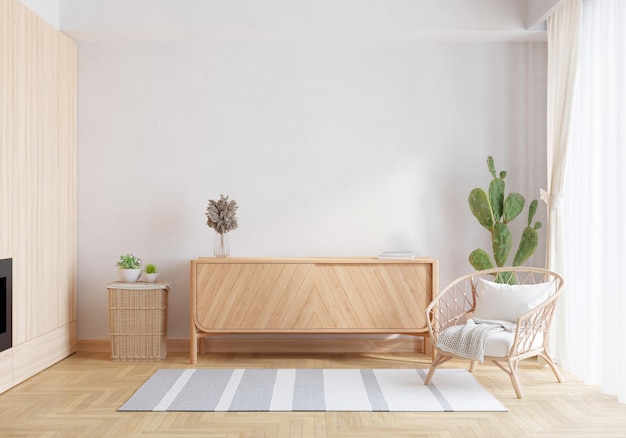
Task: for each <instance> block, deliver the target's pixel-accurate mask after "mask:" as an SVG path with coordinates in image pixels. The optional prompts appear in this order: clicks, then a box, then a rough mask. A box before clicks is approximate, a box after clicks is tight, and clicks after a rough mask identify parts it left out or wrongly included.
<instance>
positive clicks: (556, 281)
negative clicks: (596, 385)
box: [424, 267, 563, 398]
mask: <svg viewBox="0 0 626 438" xmlns="http://www.w3.org/2000/svg"><path fill="white" fill-rule="evenodd" d="M509 277H512V278H511V280H510V281H509ZM479 279H482V280H485V281H486V282H488V283H486V282H483V283H482V284H491V285H494V284H497V283H509V284H516V285H538V286H535V288H537V287H542V288H545V289H546V297H545V299H544V298H543V297H542V299H541V303H540V304H538V305H537V306H536V307H534V308H532V309H531V310H528V311H526V312H524V313H522V314H521V315H520V316H519V317H518V318H517V319H516V320H512V322H513V323H515V324H516V325H515V326H514V327H515V330H514V331H512V332H510V333H507V334H505V335H499V336H498V342H499V345H497V346H494V347H498V348H491V349H490V345H489V343H490V342H491V339H492V337H488V338H487V339H486V341H485V343H484V345H485V355H484V361H492V362H493V363H494V364H496V365H497V366H498V367H499V368H501V369H502V370H503V371H504V372H506V373H507V374H508V375H509V377H510V378H511V382H512V384H513V388H514V390H515V394H516V395H517V398H522V396H523V392H522V389H521V386H520V383H519V379H518V375H517V368H518V363H519V361H520V360H523V359H526V358H530V357H534V356H538V357H541V358H542V359H543V360H544V361H545V362H546V363H547V364H548V365H549V366H550V368H551V369H552V371H553V372H554V375H555V376H556V378H557V380H558V381H559V382H562V381H563V379H562V377H561V373H560V372H559V369H558V368H557V366H556V364H555V362H554V361H553V360H552V358H551V357H550V355H549V354H548V351H547V343H548V332H549V330H550V324H551V322H552V319H553V315H554V311H555V308H556V303H557V299H558V298H559V295H560V294H561V293H562V292H563V278H562V277H561V276H560V275H558V274H556V273H554V272H551V271H548V270H545V269H539V268H526V267H516V268H513V267H505V268H495V269H489V270H485V271H478V272H475V273H473V274H469V275H466V276H463V277H460V278H458V279H456V280H455V281H453V282H452V283H450V284H449V285H448V286H447V287H446V288H445V289H443V290H442V291H441V292H440V293H439V294H438V295H437V296H436V297H435V298H434V299H433V301H432V302H431V303H430V305H429V306H428V307H427V309H426V316H427V320H428V331H429V333H430V339H431V342H432V343H433V349H434V354H435V357H434V360H433V363H432V366H431V367H430V370H429V371H428V376H427V377H426V379H425V381H424V384H425V385H428V384H429V383H430V381H431V379H432V377H433V375H434V373H435V370H436V369H437V367H438V366H440V365H442V364H443V363H445V362H447V361H448V360H450V359H452V358H467V356H463V355H459V354H456V353H453V352H450V351H449V350H448V349H445V351H444V349H442V348H440V347H441V344H440V346H439V347H438V344H437V341H438V339H439V337H440V335H441V334H442V333H443V332H444V330H446V329H449V328H451V327H453V326H457V325H465V324H466V323H467V322H468V321H469V320H470V319H472V318H474V314H475V312H476V304H477V285H478V284H479V282H481V280H479ZM546 283H547V284H546ZM498 287H500V286H498ZM529 289H530V288H523V287H522V288H517V287H516V290H518V291H520V292H523V291H524V290H529ZM485 296H486V294H485ZM481 299H483V300H484V299H485V298H481ZM483 303H484V301H483ZM481 305H482V306H484V304H481ZM472 323H473V321H472ZM511 326H512V327H513V325H512V324H511ZM448 333H450V332H448ZM507 336H508V337H507ZM503 339H504V340H505V341H506V342H505V343H504V344H503V342H502V341H503ZM494 342H495V337H494ZM503 345H504V346H505V347H504V348H503ZM494 351H496V353H493V352H494ZM477 362H478V361H477V360H471V362H470V366H469V371H470V372H473V371H474V369H475V367H476V364H477Z"/></svg>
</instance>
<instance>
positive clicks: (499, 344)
mask: <svg viewBox="0 0 626 438" xmlns="http://www.w3.org/2000/svg"><path fill="white" fill-rule="evenodd" d="M514 338H515V333H511V332H497V333H494V334H492V335H491V336H489V337H488V338H487V342H485V356H491V357H506V356H508V355H509V352H510V351H511V347H512V346H513V339H514ZM542 343H543V333H538V334H537V337H536V338H535V340H534V341H533V343H532V346H531V347H530V348H531V350H532V349H535V348H539V347H541V344H542Z"/></svg>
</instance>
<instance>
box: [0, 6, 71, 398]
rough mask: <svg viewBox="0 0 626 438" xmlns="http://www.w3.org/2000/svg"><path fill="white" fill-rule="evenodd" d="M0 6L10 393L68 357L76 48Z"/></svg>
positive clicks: (0, 187)
mask: <svg viewBox="0 0 626 438" xmlns="http://www.w3.org/2000/svg"><path fill="white" fill-rule="evenodd" d="M0 4H1V9H0V11H1V13H2V15H1V17H0V18H1V22H2V29H1V34H0V35H1V38H2V39H1V40H0V48H1V49H2V52H1V54H0V56H1V58H0V59H1V60H2V66H1V68H0V75H1V77H0V93H1V94H0V97H1V98H2V99H1V105H2V107H1V108H2V116H1V118H0V123H1V127H2V134H1V139H2V146H1V148H0V158H1V159H2V162H1V163H0V170H1V171H2V175H1V181H0V202H1V204H0V220H1V223H0V257H12V258H13V348H12V349H11V350H9V353H10V354H9V353H3V356H2V357H3V360H2V361H1V362H0V374H2V375H11V376H13V377H12V385H15V384H17V383H19V382H20V381H22V380H24V379H26V378H28V377H30V376H31V375H33V374H34V373H36V372H38V371H39V370H41V369H43V368H46V367H48V366H50V365H52V364H53V363H55V362H56V361H58V360H60V359H62V358H63V357H65V356H67V355H68V354H71V353H72V352H74V351H76V319H77V318H76V316H77V315H76V266H77V254H76V252H77V245H76V243H77V242H76V241H77V223H76V222H77V212H76V205H77V204H76V181H77V169H76V166H77V160H76V154H77V152H76V147H77V144H76V130H77V125H76V110H77V104H76V102H77V98H76V90H77V50H76V44H75V43H74V42H73V41H71V40H70V39H69V38H67V37H66V36H65V35H63V34H62V33H60V32H59V31H57V30H56V29H54V28H53V27H52V26H50V25H49V24H48V23H46V22H45V21H44V20H42V19H41V18H39V17H38V16H37V15H36V14H34V13H33V12H32V11H30V10H29V9H28V8H27V7H26V6H24V5H23V4H22V3H20V2H19V1H17V0H0ZM7 357H11V360H10V361H9V360H8V359H7ZM11 362H12V364H11ZM11 367H12V369H10V368H11ZM16 376H18V377H17V378H16ZM5 386H6V382H5V381H2V383H1V384H0V392H2V391H3V390H4V389H6V388H4V387H5Z"/></svg>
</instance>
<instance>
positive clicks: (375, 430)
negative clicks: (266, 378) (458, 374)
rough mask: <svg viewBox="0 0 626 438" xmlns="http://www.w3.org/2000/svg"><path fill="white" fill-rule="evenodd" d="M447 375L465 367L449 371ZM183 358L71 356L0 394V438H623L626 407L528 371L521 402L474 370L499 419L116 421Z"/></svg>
mask: <svg viewBox="0 0 626 438" xmlns="http://www.w3.org/2000/svg"><path fill="white" fill-rule="evenodd" d="M446 365H447V366H449V367H461V366H464V365H465V364H464V363H460V362H451V363H450V362H449V363H448V364H446ZM188 367H191V365H189V363H188V356H187V354H183V353H170V354H169V355H168V358H167V360H166V361H164V362H111V361H110V360H109V356H108V355H107V354H104V353H77V354H74V355H73V356H71V357H69V358H67V359H65V360H63V361H62V362H60V363H58V364H56V365H54V366H53V367H51V368H49V369H47V370H45V371H44V372H42V373H40V374H38V375H36V376H34V377H33V378H31V379H29V380H27V381H26V382H24V383H22V384H20V385H18V386H17V387H15V388H13V389H11V390H9V391H7V392H5V393H4V394H2V395H0V436H1V437H46V438H48V437H63V438H65V437H140V436H141V437H145V436H153V437H173V436H185V437H210V438H239V437H241V438H244V437H245V438H253V437H254V438H257V437H258V438H262V437H264V438H265V437H266V438H270V437H272V438H273V437H385V438H393V437H442V438H443V437H445V438H449V437H626V405H623V404H619V403H617V401H616V400H615V398H614V397H611V396H606V395H602V394H600V392H599V391H598V389H597V388H594V387H589V386H585V385H583V384H582V383H581V382H580V381H577V380H576V379H575V378H573V377H572V376H570V375H567V374H565V383H563V384H558V383H556V381H555V380H554V376H553V374H552V372H551V371H550V370H549V369H547V368H544V367H542V366H540V365H538V364H536V363H535V362H527V363H524V364H522V366H521V370H520V371H521V383H522V386H523V388H524V390H525V398H524V399H522V400H518V399H516V398H515V395H514V393H513V389H512V387H511V385H510V383H509V380H508V378H507V376H506V375H505V374H504V373H503V372H502V371H500V370H498V369H497V368H496V367H495V366H492V365H487V364H485V365H482V366H479V367H478V370H477V371H476V373H475V376H476V378H477V379H478V380H479V381H480V382H481V383H482V385H483V386H485V387H486V388H487V389H488V390H489V391H490V392H491V393H492V394H494V395H495V396H496V397H497V398H498V399H499V400H500V401H501V402H502V403H503V404H504V405H505V406H506V407H507V408H508V409H509V412H504V413H502V412H500V413H489V412H486V413H366V412H363V413H338V412H329V413H295V412H294V413H184V412H183V413H119V412H117V408H118V407H119V406H120V405H121V404H122V403H123V402H125V401H126V400H127V399H128V397H130V396H131V395H132V394H133V392H134V391H135V390H136V389H137V388H138V387H139V386H140V385H141V384H142V383H143V382H144V381H145V380H146V379H147V378H148V377H149V376H150V375H152V373H153V372H155V371H156V370H157V369H159V368H188ZM198 367H224V368H232V367H241V368H245V367H249V368H251V367H267V368H281V367H282V368H297V367H300V368H305V367H309V368H324V367H326V368H333V367H334V368H357V367H363V368H409V367H421V368H427V367H428V358H427V357H426V356H423V355H408V354H406V355H399V354H394V355H297V354H289V355H286V354H285V355H281V354H210V355H202V356H201V357H200V358H199V363H198Z"/></svg>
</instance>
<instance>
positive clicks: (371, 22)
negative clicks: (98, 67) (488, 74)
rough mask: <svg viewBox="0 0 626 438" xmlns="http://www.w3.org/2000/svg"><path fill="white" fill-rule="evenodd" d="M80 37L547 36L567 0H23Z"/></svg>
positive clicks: (531, 38)
mask: <svg viewBox="0 0 626 438" xmlns="http://www.w3.org/2000/svg"><path fill="white" fill-rule="evenodd" d="M21 1H22V2H23V3H24V4H26V5H27V6H29V7H30V8H31V9H33V10H34V11H35V12H37V13H39V14H40V15H41V16H43V17H44V18H45V19H47V20H48V21H50V22H51V23H52V24H53V25H55V26H56V27H57V28H59V29H61V30H62V31H63V32H65V33H66V34H68V35H69V36H70V37H72V38H73V39H74V40H76V41H78V42H79V43H89V42H122V41H192V40H196V41H197V40H252V39H253V40H316V41H318V40H320V39H321V40H356V41H420V40H443V41H537V40H539V41H542V40H545V30H544V27H543V26H542V24H543V21H544V20H545V17H546V16H547V15H548V14H549V13H550V12H551V11H553V10H554V9H555V7H556V6H557V5H558V3H559V1H561V0H21Z"/></svg>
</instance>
